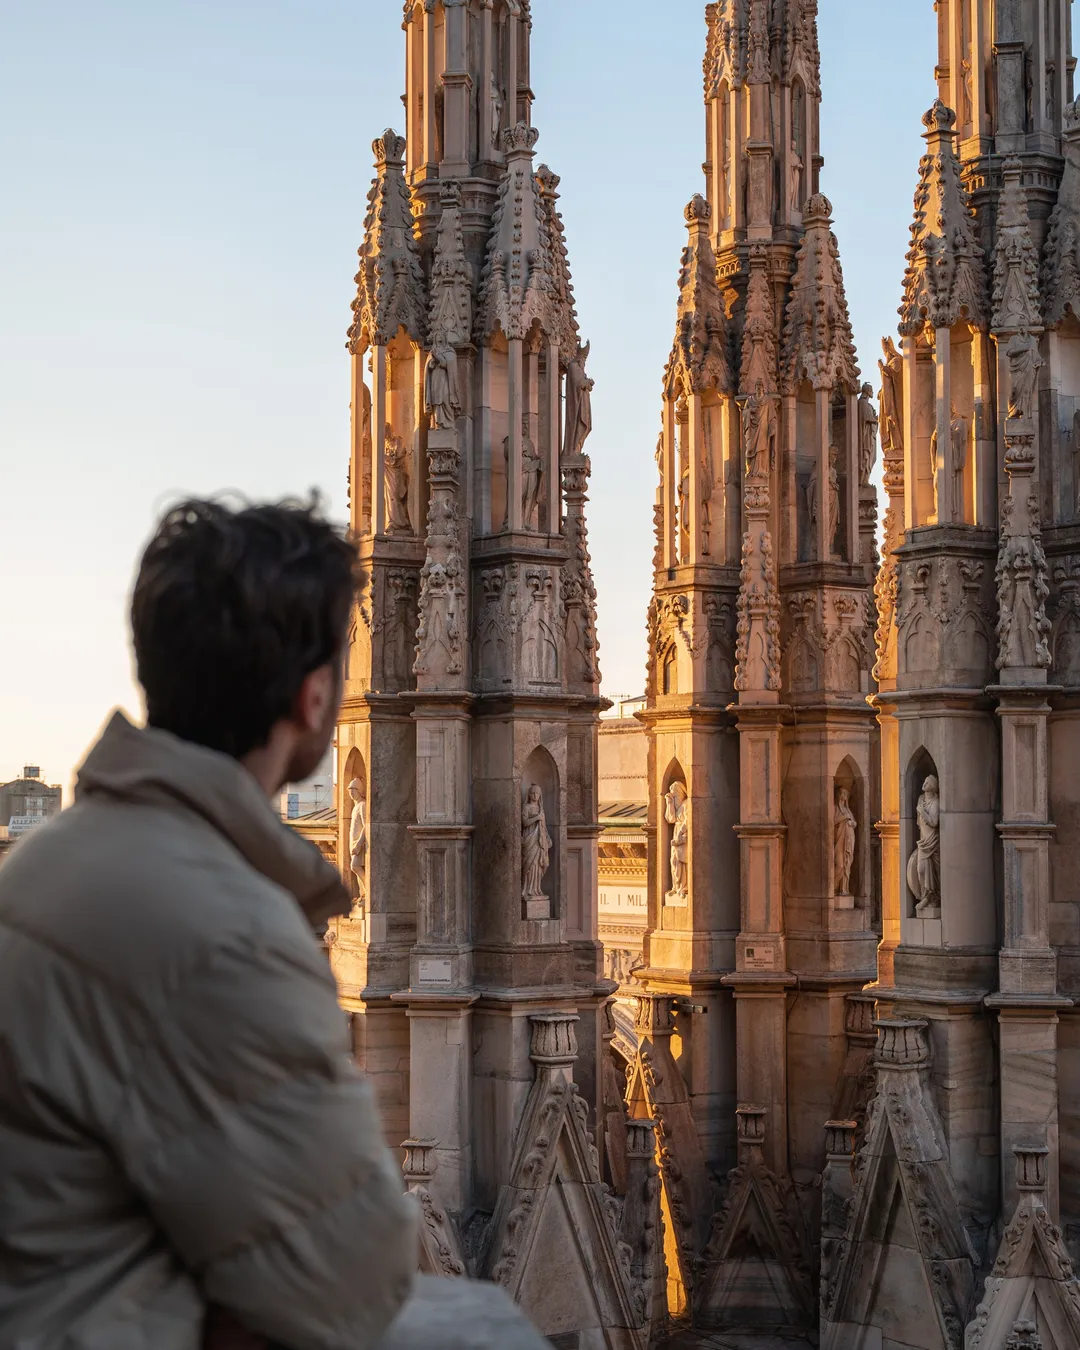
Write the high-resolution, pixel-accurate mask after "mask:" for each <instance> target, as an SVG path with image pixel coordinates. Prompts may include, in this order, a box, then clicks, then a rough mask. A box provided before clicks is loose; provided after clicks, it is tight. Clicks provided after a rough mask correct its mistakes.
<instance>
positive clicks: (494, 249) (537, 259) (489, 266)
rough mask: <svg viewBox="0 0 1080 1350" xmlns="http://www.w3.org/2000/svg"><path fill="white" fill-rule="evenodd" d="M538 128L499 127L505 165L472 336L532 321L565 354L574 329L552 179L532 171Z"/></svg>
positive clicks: (522, 330)
mask: <svg viewBox="0 0 1080 1350" xmlns="http://www.w3.org/2000/svg"><path fill="white" fill-rule="evenodd" d="M538 135H539V133H538V132H537V131H536V129H535V128H534V127H529V126H526V125H525V124H524V123H519V124H518V125H517V126H515V127H511V128H509V129H508V130H506V131H504V132H503V146H504V150H505V153H506V169H505V172H504V174H503V180H502V184H501V187H500V189H499V199H498V202H497V204H496V208H495V213H494V215H493V217H492V222H491V234H490V236H489V241H488V248H487V258H486V261H485V263H484V270H483V275H482V277H481V282H480V298H479V302H478V304H477V312H476V337H477V338H478V339H479V340H481V341H483V340H485V339H487V338H489V337H490V336H491V334H492V333H493V332H494V331H495V329H496V328H497V327H498V328H501V329H502V331H503V333H504V335H505V336H506V337H507V338H519V339H523V338H524V337H525V336H526V334H527V333H528V331H529V329H530V328H531V326H532V325H533V323H534V322H536V323H539V324H540V327H541V328H542V330H543V331H544V332H545V333H546V334H547V335H548V337H549V338H551V340H552V341H553V342H557V343H558V344H559V346H560V349H562V348H564V347H565V354H566V356H567V357H568V356H569V355H570V354H571V353H572V352H574V351H576V350H577V345H578V336H577V334H578V329H577V319H576V316H575V313H574V299H573V287H572V285H571V282H570V269H569V263H568V260H567V253H566V241H565V237H564V234H563V228H562V219H561V217H560V215H559V213H558V211H557V210H556V207H555V202H556V201H557V198H558V194H557V192H556V188H557V186H558V183H559V179H558V177H557V176H556V175H555V174H553V173H552V172H551V170H550V169H548V168H546V167H543V166H542V167H541V169H540V170H539V171H538V172H537V173H535V174H534V173H533V170H532V158H533V151H534V148H535V146H536V141H537V138H538Z"/></svg>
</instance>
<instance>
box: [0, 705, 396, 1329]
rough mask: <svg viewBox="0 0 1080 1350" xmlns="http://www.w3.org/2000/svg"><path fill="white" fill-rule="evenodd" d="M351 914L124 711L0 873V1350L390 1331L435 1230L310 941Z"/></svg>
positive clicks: (250, 809)
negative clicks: (425, 1220)
mask: <svg viewBox="0 0 1080 1350" xmlns="http://www.w3.org/2000/svg"><path fill="white" fill-rule="evenodd" d="M345 905H347V900H346V899H345V896H344V891H343V888H342V886H341V882H340V879H339V878H338V876H337V873H336V872H335V870H334V869H333V868H332V867H330V866H329V865H328V864H327V863H326V862H325V861H324V860H323V859H322V857H321V856H320V855H319V853H318V851H317V850H316V849H315V848H313V847H312V846H311V845H309V844H307V843H306V842H305V841H304V840H302V839H300V838H299V837H298V836H297V835H295V834H294V833H293V832H292V831H291V830H290V829H289V828H288V826H286V825H283V824H282V823H281V821H280V820H278V818H277V816H276V815H275V813H274V811H273V809H272V808H271V806H270V804H269V803H268V801H267V800H266V798H265V796H264V795H263V794H262V793H261V791H260V789H259V787H258V786H257V784H256V783H255V780H254V779H253V778H252V777H251V776H250V775H249V774H248V773H247V771H246V770H245V769H243V768H242V767H241V766H240V765H239V764H237V763H236V762H235V761H233V760H231V759H229V758H227V757H226V756H224V755H219V754H215V753H214V752H212V751H208V750H204V749H201V748H200V747H197V746H194V745H191V744H188V743H186V742H183V741H180V740H177V739H176V738H175V737H173V736H170V735H168V734H167V733H164V732H160V731H152V730H137V729H135V728H134V727H133V726H132V725H131V724H130V723H129V722H127V721H126V720H125V719H124V718H123V717H122V716H121V715H119V714H117V715H116V716H115V717H114V718H113V720H112V721H111V722H110V724H109V726H108V727H107V729H106V730H105V733H104V735H103V736H102V738H101V740H100V741H99V742H98V744H97V746H96V747H95V748H94V749H93V750H92V751H91V753H90V755H89V758H88V759H87V761H86V763H85V765H84V766H83V768H82V770H81V772H80V774H79V782H78V789H77V792H76V803H75V805H74V806H73V807H72V808H71V809H70V810H68V811H66V812H64V813H63V814H62V815H61V816H60V817H59V818H58V819H57V820H56V821H55V822H54V823H51V824H50V825H48V826H46V827H44V828H42V829H41V830H40V832H38V833H37V834H35V835H34V836H33V837H30V838H28V839H25V840H23V841H21V842H20V843H19V844H18V845H17V846H16V847H15V849H14V850H13V851H12V852H11V854H10V855H9V858H8V860H7V861H6V862H5V863H4V864H3V866H2V867H0V1350H197V1347H198V1346H199V1345H200V1343H201V1337H202V1327H203V1319H204V1314H205V1308H206V1305H207V1304H208V1303H215V1304H221V1305H224V1306H225V1307H226V1308H228V1309H231V1310H232V1311H233V1312H235V1314H236V1315H237V1316H238V1317H239V1318H240V1319H241V1320H242V1321H243V1322H244V1323H245V1324H246V1325H248V1326H250V1327H251V1328H252V1329H253V1330H255V1331H258V1332H262V1333H264V1334H265V1335H266V1336H268V1337H270V1338H271V1339H272V1340H274V1341H275V1342H276V1343H278V1344H280V1345H281V1346H284V1347H288V1348H289V1350H363V1348H364V1347H367V1346H369V1345H371V1344H372V1343H373V1342H374V1341H375V1340H376V1339H377V1338H378V1336H379V1335H380V1333H381V1332H382V1331H383V1329H384V1328H385V1327H386V1326H387V1325H388V1324H389V1322H390V1321H391V1319H392V1318H393V1316H394V1314H395V1312H396V1311H397V1309H398V1307H399V1306H400V1305H401V1303H402V1301H403V1300H404V1299H405V1297H406V1295H407V1293H408V1289H409V1284H410V1280H411V1276H412V1273H413V1271H415V1269H416V1252H415V1232H414V1219H413V1214H412V1209H411V1207H409V1206H408V1202H407V1201H406V1199H405V1197H404V1196H403V1194H402V1189H403V1188H402V1183H401V1177H400V1174H398V1173H397V1171H396V1169H395V1167H394V1165H393V1161H392V1159H391V1156H390V1154H389V1152H388V1150H387V1148H386V1147H385V1145H384V1143H383V1140H382V1135H381V1133H380V1129H379V1122H378V1119H377V1116H376V1112H375V1109H374V1105H373V1102H372V1098H371V1094H370V1091H369V1088H368V1086H367V1084H366V1083H365V1081H364V1080H363V1078H362V1077H361V1076H360V1075H359V1074H358V1073H357V1072H356V1070H355V1069H354V1067H353V1065H352V1063H351V1060H350V1057H349V1047H348V1037H347V1032H346V1027H345V1019H344V1017H343V1015H342V1013H341V1011H340V1009H339V1007H338V1005H337V1000H336V997H335V988H334V982H333V978H332V976H331V974H330V971H329V968H328V965H327V961H326V958H325V954H324V953H323V952H322V950H321V949H320V947H319V944H318V942H317V941H316V939H315V938H314V937H313V936H312V931H311V924H312V923H314V922H319V921H321V920H323V919H325V918H326V917H327V916H328V915H329V914H330V913H334V912H338V911H339V910H340V909H341V908H342V907H343V906H345Z"/></svg>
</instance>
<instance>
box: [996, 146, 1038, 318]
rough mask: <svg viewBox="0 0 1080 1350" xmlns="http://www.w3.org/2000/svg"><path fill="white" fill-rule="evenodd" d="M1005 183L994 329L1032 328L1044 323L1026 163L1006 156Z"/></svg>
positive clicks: (999, 213)
mask: <svg viewBox="0 0 1080 1350" xmlns="http://www.w3.org/2000/svg"><path fill="white" fill-rule="evenodd" d="M1003 174H1004V179H1005V186H1004V188H1003V189H1002V193H1001V200H1000V203H999V205H998V237H997V247H996V249H995V252H994V295H993V306H994V312H993V316H992V318H991V320H990V322H991V326H992V328H993V330H994V332H995V333H1014V332H1030V331H1031V330H1032V329H1034V328H1038V327H1039V326H1040V324H1041V323H1042V318H1041V315H1040V313H1039V303H1040V302H1039V253H1038V250H1037V249H1036V247H1035V244H1034V241H1033V240H1032V238H1031V224H1030V221H1029V219H1028V208H1027V197H1026V195H1025V193H1024V187H1023V165H1022V163H1021V162H1020V160H1018V159H1007V160H1006V161H1005V164H1004V166H1003Z"/></svg>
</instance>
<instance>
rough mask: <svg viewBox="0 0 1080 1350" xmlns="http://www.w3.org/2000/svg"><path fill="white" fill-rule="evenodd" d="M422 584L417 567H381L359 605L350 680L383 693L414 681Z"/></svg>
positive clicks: (395, 690)
mask: <svg viewBox="0 0 1080 1350" xmlns="http://www.w3.org/2000/svg"><path fill="white" fill-rule="evenodd" d="M419 589H420V577H419V573H418V571H416V570H414V569H413V568H406V567H387V566H376V568H375V569H374V572H373V576H372V580H371V584H370V586H368V587H365V588H364V591H363V592H362V593H361V596H360V600H359V604H358V606H357V624H356V637H355V640H354V643H353V645H352V649H351V651H350V656H349V671H348V675H349V678H350V679H355V680H359V681H361V682H364V683H366V684H367V686H368V687H369V688H371V689H373V690H375V691H377V692H379V693H397V692H399V691H401V690H403V689H408V688H410V687H411V686H412V683H413V673H412V672H413V661H414V659H415V651H416V629H417V608H418V603H417V602H418V595H419ZM365 657H366V663H365Z"/></svg>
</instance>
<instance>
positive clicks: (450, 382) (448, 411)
mask: <svg viewBox="0 0 1080 1350" xmlns="http://www.w3.org/2000/svg"><path fill="white" fill-rule="evenodd" d="M424 403H425V405H426V407H427V410H428V412H429V413H430V414H431V424H432V426H433V427H437V428H438V429H439V430H440V431H452V430H453V428H454V426H455V424H456V422H457V419H458V417H459V416H460V415H461V395H460V393H459V389H458V360H457V352H456V351H454V349H453V347H451V346H449V344H447V343H443V342H438V341H436V343H435V344H434V346H433V347H432V348H431V352H430V354H429V356H428V359H427V365H426V366H425V367H424Z"/></svg>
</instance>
